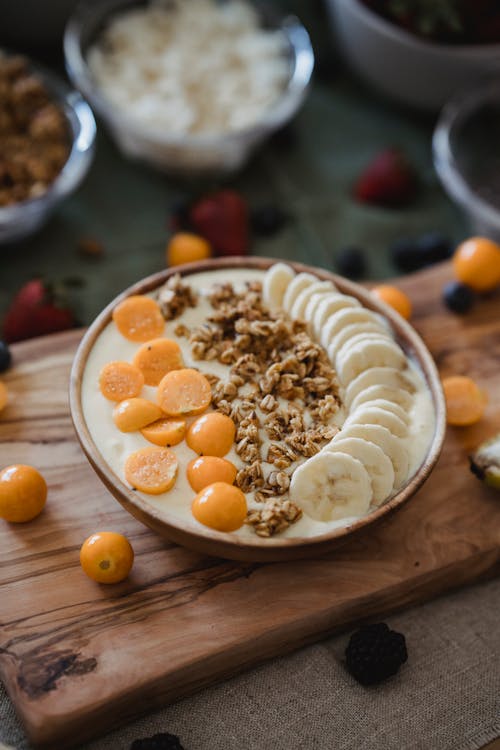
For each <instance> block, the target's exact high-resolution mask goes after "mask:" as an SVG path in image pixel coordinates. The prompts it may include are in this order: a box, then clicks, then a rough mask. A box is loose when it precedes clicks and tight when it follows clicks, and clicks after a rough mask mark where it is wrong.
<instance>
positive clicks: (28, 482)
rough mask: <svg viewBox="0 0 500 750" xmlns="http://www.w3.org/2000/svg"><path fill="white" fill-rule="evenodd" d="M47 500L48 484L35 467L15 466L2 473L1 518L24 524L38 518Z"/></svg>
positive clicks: (0, 485)
mask: <svg viewBox="0 0 500 750" xmlns="http://www.w3.org/2000/svg"><path fill="white" fill-rule="evenodd" d="M46 500H47V484H46V482H45V479H44V478H43V477H42V475H41V474H40V472H39V471H37V470H36V469H35V468H33V466H26V465H25V464H14V465H13V466H7V467H6V468H5V469H3V470H2V471H0V518H3V519H5V521H10V522H11V523H24V522H25V521H31V520H33V518H36V516H38V515H39V514H40V513H41V512H42V510H43V508H44V506H45V502H46Z"/></svg>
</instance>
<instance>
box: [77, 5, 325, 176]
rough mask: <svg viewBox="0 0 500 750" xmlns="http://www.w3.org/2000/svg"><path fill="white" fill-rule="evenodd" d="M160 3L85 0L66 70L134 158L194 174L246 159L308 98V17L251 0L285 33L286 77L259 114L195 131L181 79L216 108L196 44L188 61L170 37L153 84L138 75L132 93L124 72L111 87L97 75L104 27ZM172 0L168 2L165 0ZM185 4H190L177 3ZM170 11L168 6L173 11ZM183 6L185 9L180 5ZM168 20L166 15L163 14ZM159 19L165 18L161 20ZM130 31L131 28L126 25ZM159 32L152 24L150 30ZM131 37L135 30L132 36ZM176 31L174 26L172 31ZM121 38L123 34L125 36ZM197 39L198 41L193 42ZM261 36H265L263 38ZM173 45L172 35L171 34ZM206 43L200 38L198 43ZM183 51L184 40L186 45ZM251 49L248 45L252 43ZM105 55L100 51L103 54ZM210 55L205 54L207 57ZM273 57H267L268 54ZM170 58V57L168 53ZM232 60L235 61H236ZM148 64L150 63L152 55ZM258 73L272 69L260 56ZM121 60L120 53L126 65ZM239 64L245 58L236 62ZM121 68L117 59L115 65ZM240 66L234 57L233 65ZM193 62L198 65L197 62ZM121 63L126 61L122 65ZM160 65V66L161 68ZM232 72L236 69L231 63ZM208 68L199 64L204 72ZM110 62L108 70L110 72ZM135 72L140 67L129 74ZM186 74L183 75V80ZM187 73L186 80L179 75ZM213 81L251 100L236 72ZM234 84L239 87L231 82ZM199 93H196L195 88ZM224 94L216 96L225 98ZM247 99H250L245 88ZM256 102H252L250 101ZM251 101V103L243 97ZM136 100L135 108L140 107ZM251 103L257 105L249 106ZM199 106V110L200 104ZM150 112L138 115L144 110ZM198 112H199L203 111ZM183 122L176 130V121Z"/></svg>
mask: <svg viewBox="0 0 500 750" xmlns="http://www.w3.org/2000/svg"><path fill="white" fill-rule="evenodd" d="M159 5H161V4H160V3H154V2H153V3H147V2H144V1H142V2H138V0H103V1H101V2H85V3H83V4H81V5H79V6H78V8H77V9H76V11H75V13H74V14H73V16H72V17H71V18H70V21H69V23H68V25H67V27H66V31H65V35H64V52H65V59H66V67H67V70H68V74H69V76H70V78H71V79H72V81H73V83H74V85H75V86H76V88H78V89H79V90H80V91H81V92H82V93H83V94H84V96H85V97H86V98H87V99H88V101H89V102H90V103H91V105H92V107H93V108H94V110H95V111H96V112H97V113H98V114H99V115H100V117H101V118H102V120H103V122H104V123H105V125H106V126H107V128H108V130H109V131H110V133H111V135H112V136H113V138H114V140H115V142H116V144H117V146H118V148H119V149H120V150H121V151H122V153H123V154H124V155H125V156H127V157H131V158H133V159H138V160H140V161H143V162H146V163H148V164H149V165H151V166H153V167H155V168H157V169H160V170H162V171H165V172H167V173H172V174H175V175H178V176H184V177H191V176H198V175H213V174H224V173H230V172H234V171H235V170H237V169H239V168H240V167H242V166H243V164H244V163H245V162H246V161H247V160H248V158H249V157H250V155H251V153H252V152H253V151H254V149H256V148H257V146H258V145H259V144H261V143H262V142H263V141H264V140H265V139H266V138H267V137H268V136H270V135H271V134H272V133H273V132H274V131H275V130H277V129H278V128H280V127H282V126H283V125H285V124H286V123H287V122H288V121H289V120H290V119H291V118H292V117H293V116H294V115H295V114H296V112H297V110H298V109H299V107H300V106H301V104H302V102H303V101H304V99H305V97H306V94H307V91H308V88H309V83H310V79H311V74H312V70H313V67H314V54H313V50H312V46H311V42H310V40H309V36H308V34H307V31H306V30H305V28H304V27H303V26H302V24H301V23H300V22H299V21H298V20H297V19H296V18H295V17H292V16H288V17H285V18H279V17H277V16H276V15H275V14H274V13H273V12H272V11H271V10H270V9H269V8H268V7H266V4H264V3H260V4H259V3H251V4H250V3H249V8H252V9H254V11H255V13H256V14H257V19H258V22H259V24H260V27H259V28H260V29H261V30H263V31H265V32H269V33H270V34H271V33H273V34H274V36H273V38H278V37H279V39H280V44H281V45H282V47H283V60H282V63H283V66H284V71H285V70H286V72H284V78H285V80H284V82H283V85H282V86H281V87H280V90H279V92H278V94H277V95H276V97H275V98H274V99H273V100H272V101H269V102H268V104H267V105H266V106H265V107H264V108H263V109H262V110H261V111H259V113H258V114H255V117H254V118H253V119H250V120H244V121H242V122H241V123H240V124H239V125H234V127H231V129H229V130H224V128H223V127H222V126H220V127H215V126H214V125H213V123H212V125H211V126H208V125H206V123H205V124H203V125H200V127H199V129H195V130H194V131H193V130H192V129H190V128H189V127H188V125H187V124H186V125H185V129H184V130H183V128H181V127H180V122H181V120H182V118H183V117H187V118H188V119H189V116H190V115H189V113H188V114H186V113H187V112H188V110H189V106H188V105H189V101H188V100H187V99H186V96H185V91H184V90H183V88H182V87H183V86H184V87H185V86H188V88H189V89H194V90H196V92H197V93H196V96H202V97H203V96H204V97H205V98H204V104H203V107H202V108H201V109H203V108H204V109H205V110H206V111H212V110H213V108H214V107H213V103H212V102H211V101H210V96H207V95H206V93H204V91H203V86H204V85H205V84H203V83H200V81H198V80H197V77H196V76H197V73H196V71H195V70H194V67H195V65H196V64H198V63H197V60H198V58H199V56H200V50H199V49H196V48H195V49H194V50H193V55H192V57H191V61H190V62H189V61H187V62H186V63H185V64H182V63H181V62H180V61H179V59H178V57H177V56H176V55H174V52H173V51H170V50H169V48H168V45H167V46H165V49H163V47H162V49H161V52H158V56H157V57H156V58H155V59H156V60H157V69H155V70H154V71H153V72H151V71H150V70H149V69H148V70H146V73H145V75H146V79H154V82H155V83H154V86H155V87H156V88H155V89H154V90H153V88H152V86H153V84H152V83H151V82H149V83H148V80H145V81H142V79H141V80H140V81H136V90H135V91H133V92H131V95H130V96H129V94H128V92H127V93H126V95H124V96H121V88H120V86H121V87H122V88H123V85H124V79H122V82H121V83H117V84H116V86H114V84H113V86H111V88H108V89H107V91H106V92H105V91H104V89H103V85H101V84H102V83H103V81H101V84H100V83H99V82H98V81H97V76H96V70H95V69H92V66H91V65H90V64H89V60H90V58H91V57H92V55H94V57H93V59H94V60H95V59H96V58H97V55H96V52H95V49H93V46H95V45H97V46H99V43H100V41H101V40H102V38H103V37H102V35H103V34H104V33H106V32H107V31H109V28H110V26H111V25H112V24H113V22H114V20H115V19H117V22H118V21H119V22H120V23H122V22H123V17H124V14H125V15H126V14H130V13H131V12H132V13H136V14H137V13H138V12H146V11H147V12H149V10H150V9H151V8H153V11H152V12H158V6H159ZM165 5H167V4H165ZM226 5H229V3H218V4H215V7H216V8H224V7H225V6H226ZM173 7H174V9H175V8H179V9H180V8H182V7H187V5H186V6H181V5H179V6H175V4H173ZM166 12H168V9H167V11H166ZM179 12H180V11H179ZM161 20H162V21H164V19H161ZM155 26H156V27H160V26H161V23H160V24H155ZM193 26H194V27H196V28H198V27H199V26H200V24H198V23H196V15H195V16H194V17H193ZM117 33H118V35H119V36H118V38H119V40H121V39H122V38H123V36H124V33H123V29H122V30H121V32H120V31H119V32H117ZM127 33H129V32H128V31H127ZM152 33H154V32H152ZM193 37H194V28H193V29H192V30H190V31H189V33H186V34H184V35H183V44H184V45H188V44H191V40H192V38H193ZM132 38H133V36H132ZM173 38H175V34H174V35H173ZM209 41H210V42H211V44H210V45H208V46H209V48H208V49H204V50H203V54H204V55H209V54H210V53H211V52H212V53H214V54H219V53H218V52H217V46H218V41H217V45H215V46H214V40H213V39H211V40H209ZM261 42H262V47H261V48H260V49H256V50H255V51H254V52H255V54H254V55H253V57H251V58H248V59H251V60H253V61H254V64H257V63H259V58H260V57H261V56H262V55H263V54H266V49H267V45H266V43H265V41H262V40H261ZM119 43H120V41H119ZM193 43H194V42H193ZM259 44H260V43H259ZM170 45H171V46H172V41H171V40H170ZM110 46H112V45H110V43H109V40H107V39H105V40H104V42H103V44H102V45H101V49H103V50H104V51H106V49H109V48H110ZM199 46H200V45H199ZM181 51H182V48H181ZM247 52H248V50H247ZM168 55H170V56H171V59H172V61H171V63H169V64H168V65H167V64H166V63H165V59H166V56H168ZM129 57H130V55H129ZM99 59H100V60H101V68H102V59H103V55H102V54H101V55H100V57H99ZM206 59H207V58H206V57H205V60H206ZM265 59H267V58H265ZM169 60H170V58H169ZM129 62H130V60H129V58H127V59H124V60H123V65H124V66H127V65H128V64H129ZM233 62H234V61H233ZM148 64H149V63H148ZM259 64H260V65H261V67H260V69H259V70H260V73H259V74H258V75H259V76H262V74H263V73H266V71H265V68H264V67H263V66H262V61H261V62H260V63H259ZM121 65H122V62H121V61H120V66H121ZM238 65H240V63H238ZM113 66H114V68H116V66H117V63H116V61H115V60H112V62H111V69H114V68H113ZM233 67H234V65H233ZM191 68H193V71H192V70H191ZM120 69H121V68H120ZM160 69H161V70H162V73H161V74H159V72H158V70H160ZM174 69H175V70H177V69H179V70H178V73H176V76H175V77H173V78H171V79H169V80H166V79H167V78H168V75H170V72H169V71H171V70H174ZM229 73H230V74H231V71H229ZM202 74H203V70H202V69H201V68H200V69H199V75H200V76H201V75H202ZM109 75H110V73H109V70H107V71H106V76H107V78H109ZM126 75H127V78H126V83H127V85H128V81H129V74H128V69H127V74H126ZM131 75H134V74H131ZM186 76H189V84H185V83H184V77H186ZM181 79H182V81H181ZM180 81H181V83H179V82H180ZM210 83H211V84H212V85H213V86H214V89H213V91H212V94H211V96H213V95H214V93H216V94H217V95H218V96H219V94H220V97H222V98H223V100H224V101H225V103H226V105H227V107H230V106H231V103H232V101H233V100H236V101H238V102H240V105H245V102H244V100H242V99H241V96H243V94H240V91H243V87H242V86H240V85H237V84H236V82H235V80H233V81H232V82H231V81H226V80H219V79H218V78H217V77H216V76H215V75H214V76H212V77H211V82H210ZM230 86H232V87H233V88H231V89H230ZM160 90H161V106H162V107H163V108H166V109H164V110H163V111H164V114H163V115H162V116H161V119H158V117H159V114H158V106H159V101H158V100H157V99H154V97H155V96H156V94H157V93H158V92H160ZM193 96H194V94H193ZM117 97H118V99H119V102H118V106H117V103H116V101H115V102H113V101H111V98H115V99H116V98H117ZM220 97H219V99H218V100H217V101H219V100H220ZM247 99H249V97H248V94H247ZM247 103H248V105H249V106H250V104H251V102H250V101H247ZM245 106H246V105H245ZM134 108H135V109H134ZM250 109H251V107H250ZM200 111H201V110H200ZM240 114H241V113H238V112H233V113H232V116H233V115H234V117H238V116H239V115H240ZM139 116H140V117H142V118H146V119H140V117H139ZM193 117H195V119H196V117H198V119H199V117H200V114H199V112H198V113H197V114H196V115H193ZM175 126H178V129H177V130H176V127H175Z"/></svg>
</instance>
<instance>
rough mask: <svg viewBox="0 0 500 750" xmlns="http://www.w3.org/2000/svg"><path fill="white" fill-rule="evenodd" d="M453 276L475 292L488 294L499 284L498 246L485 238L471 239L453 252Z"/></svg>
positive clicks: (499, 263)
mask: <svg viewBox="0 0 500 750" xmlns="http://www.w3.org/2000/svg"><path fill="white" fill-rule="evenodd" d="M453 268H454V270H455V275H456V277H457V279H458V280H459V281H461V282H462V283H463V284H467V285H468V286H470V287H471V289H474V291H475V292H489V291H491V290H492V289H495V288H496V287H497V286H498V285H499V284H500V245H497V243H496V242H493V241H492V240H488V239H486V238H485V237H471V238H470V239H468V240H465V242H462V244H461V245H459V246H458V247H457V249H456V250H455V254H454V256H453Z"/></svg>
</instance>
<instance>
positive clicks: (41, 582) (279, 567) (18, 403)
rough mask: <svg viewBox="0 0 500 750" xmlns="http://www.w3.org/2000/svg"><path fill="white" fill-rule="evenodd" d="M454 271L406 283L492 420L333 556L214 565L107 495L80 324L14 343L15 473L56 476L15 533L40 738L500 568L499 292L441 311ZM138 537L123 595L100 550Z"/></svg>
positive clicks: (22, 691) (16, 603) (9, 551)
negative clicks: (90, 427) (81, 393)
mask: <svg viewBox="0 0 500 750" xmlns="http://www.w3.org/2000/svg"><path fill="white" fill-rule="evenodd" d="M450 275H451V274H450V272H449V269H448V268H447V267H446V266H444V267H441V268H439V269H437V268H434V269H432V270H429V271H426V272H425V273H422V274H419V275H415V276H414V277H413V278H408V279H405V280H404V281H402V282H401V286H402V287H403V288H404V289H405V290H406V291H407V292H408V293H409V294H410V295H411V297H412V299H413V301H414V304H415V325H416V327H417V329H418V330H419V331H420V332H421V333H422V334H423V336H424V339H425V340H426V342H427V343H428V345H429V346H430V349H431V351H432V352H433V354H434V356H435V357H436V360H437V362H438V364H439V367H440V369H441V371H442V372H443V373H444V374H448V373H451V372H466V373H468V374H472V375H473V376H474V377H475V378H476V379H477V380H478V382H479V383H480V385H481V386H482V387H484V388H485V389H486V390H487V391H488V393H489V396H490V404H489V407H488V411H487V414H486V417H485V419H483V420H482V421H481V423H480V424H478V425H475V426H473V427H470V428H466V429H461V430H458V429H456V430H449V431H448V433H447V436H446V441H445V446H444V450H443V454H442V456H441V459H440V460H439V462H438V464H437V467H436V469H435V470H434V472H433V473H432V476H431V477H430V479H429V480H428V482H427V483H426V485H425V486H424V487H423V489H422V490H420V492H419V493H418V494H417V495H416V496H415V497H414V498H413V499H412V501H411V502H410V503H408V504H407V505H406V506H405V507H404V508H402V509H401V510H400V511H399V512H398V513H397V514H394V515H392V516H390V517H388V518H387V519H385V520H384V521H382V522H381V523H380V524H379V525H378V526H377V527H375V528H374V529H370V530H368V531H365V532H362V533H361V534H360V535H359V536H358V537H357V538H355V539H353V540H351V541H349V542H348V543H346V544H345V545H344V546H343V547H341V548H339V549H338V550H336V551H335V552H334V553H331V554H330V555H328V556H326V557H316V558H312V559H309V560H304V561H300V562H298V561H297V562H287V563H275V564H272V565H260V564H256V563H234V562H227V561H223V560H220V559H217V558H209V557H203V556H200V555H199V554H197V553H194V552H190V551H188V550H186V549H183V548H181V547H177V546H175V545H173V544H168V543H165V542H164V541H163V540H162V539H160V537H158V536H156V535H155V534H154V533H153V532H151V531H150V530H148V529H147V528H145V527H144V526H142V525H141V524H140V523H139V522H137V521H136V520H135V519H134V518H133V517H132V516H130V515H129V514H128V513H126V512H125V511H124V510H123V509H122V508H121V506H120V505H119V504H118V503H117V502H116V501H115V500H114V499H113V498H112V496H111V495H110V494H109V493H108V492H107V490H106V489H105V488H104V487H103V485H102V484H101V482H100V481H99V480H98V478H97V477H96V475H95V474H94V472H93V471H92V469H91V468H90V466H89V465H88V463H87V461H86V459H85V457H84V455H83V453H82V451H81V449H80V448H79V446H78V444H77V442H76V438H75V436H74V433H73V430H72V427H71V423H70V419H69V414H68V403H67V381H68V375H69V369H70V365H71V360H72V357H73V353H74V351H75V348H76V346H77V343H78V341H79V339H80V336H81V333H80V332H69V333H65V334H60V335H57V336H53V337H48V338H45V339H38V340H34V341H31V342H27V343H25V344H21V345H18V346H16V347H15V348H14V357H15V367H14V368H13V369H12V370H11V371H10V372H9V373H7V376H6V378H5V380H6V381H7V383H8V386H9V389H10V393H11V396H12V398H11V403H10V405H9V406H8V408H7V410H6V411H5V412H4V414H3V417H2V419H1V421H0V442H1V456H2V464H3V465H7V464H10V463H15V462H20V461H24V462H28V463H32V464H34V465H36V466H37V467H39V468H40V470H41V471H42V472H43V474H44V475H45V477H46V479H47V481H48V483H49V487H50V495H49V502H48V504H47V507H46V509H45V511H44V512H43V514H42V515H41V516H40V517H39V518H38V519H37V520H35V521H33V522H31V523H28V524H22V525H16V526H14V525H9V524H6V523H2V524H1V525H0V602H1V606H0V675H1V677H2V679H3V681H4V683H5V685H6V687H7V690H8V692H9V694H10V696H11V698H12V700H13V701H14V704H15V705H16V708H17V710H18V712H19V715H20V716H21V719H22V721H23V722H24V725H25V727H26V731H27V733H28V735H29V737H30V739H31V741H32V742H33V743H34V744H36V745H37V746H39V747H43V748H54V749H55V748H57V750H63V749H64V748H69V747H71V746H73V745H76V744H79V743H81V742H83V741H84V740H86V739H88V738H90V737H92V736H95V735H98V734H102V733H104V732H105V731H106V730H108V729H110V728H111V727H112V726H116V725H119V724H122V723H125V722H126V721H129V720H131V719H132V718H133V717H134V716H136V715H138V714H140V713H143V712H148V711H151V710H152V709H153V708H155V707H157V706H160V705H163V704H165V703H166V702H168V701H172V700H175V699H177V698H179V697H180V696H182V695H186V694H188V693H191V692H193V691H195V690H199V689H200V688H202V687H203V686H205V685H208V684H210V683H211V682H214V681H215V680H220V679H223V678H225V677H227V676H229V675H232V674H234V673H236V672H238V671H240V670H242V669H245V668H247V667H250V666H253V665H254V664H256V663H258V662H260V661H262V660H264V659H268V658H271V657H273V656H275V655H277V654H282V653H285V652H287V651H290V650H292V649H295V648H297V647H299V646H300V645H302V644H305V643H308V642H310V641H312V640H315V639H318V638H321V637H322V636H325V635H326V634H328V633H331V632H333V631H334V630H336V629H339V628H343V627H346V626H348V625H352V624H353V623H354V622H358V621H360V620H362V619H365V618H369V617H371V616H373V615H380V614H383V613H387V612H388V611H391V610H394V609H396V608H401V607H406V606H409V605H411V604H414V603H415V602H419V601H423V600H425V599H428V598H429V597H431V596H435V595H437V594H439V593H441V592H443V591H446V590H448V589H450V588H455V587H457V586H460V585H463V584H465V583H469V582H471V581H475V580H477V579H478V578H480V577H484V576H486V575H493V574H495V573H498V571H499V570H500V503H499V496H498V494H497V493H495V492H494V491H491V490H488V489H486V488H485V487H483V486H482V485H481V484H480V483H479V482H478V481H477V480H476V479H475V478H474V477H473V476H472V475H471V474H470V473H469V471H468V468H467V452H468V451H469V450H470V449H472V448H473V447H474V446H475V445H476V444H477V443H478V442H479V441H480V440H482V439H483V438H484V437H486V436H487V435H489V434H491V433H492V432H493V431H495V430H499V429H500V384H499V383H498V365H499V362H500V319H499V313H500V302H499V297H498V295H496V296H492V297H490V298H489V299H488V300H485V301H484V302H482V303H481V304H479V305H478V306H477V307H476V308H475V310H474V311H473V312H472V313H471V314H470V315H468V316H467V317H466V318H458V317H454V316H452V315H449V314H447V313H445V311H444V309H443V307H442V305H441V303H440V291H441V286H442V283H443V281H444V280H445V279H446V278H448V277H449V276H450ZM98 529H114V530H117V531H121V532H123V533H125V534H127V536H128V537H129V538H130V540H131V542H132V544H133V546H134V549H135V552H136V563H135V565H134V569H133V572H132V574H131V576H130V578H129V579H128V580H127V581H126V582H124V583H121V584H118V585H116V586H112V587H104V586H98V585H97V584H94V583H92V581H90V580H88V579H87V578H86V577H85V576H84V575H83V573H82V571H81V570H80V567H79V563H78V550H79V547H80V545H81V543H82V541H83V540H84V539H85V538H86V537H87V536H88V535H89V534H90V533H91V532H93V531H95V530H98Z"/></svg>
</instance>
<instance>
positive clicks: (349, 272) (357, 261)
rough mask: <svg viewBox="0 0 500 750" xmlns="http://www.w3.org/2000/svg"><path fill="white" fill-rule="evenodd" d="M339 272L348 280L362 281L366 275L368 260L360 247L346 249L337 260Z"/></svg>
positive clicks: (338, 255) (339, 254)
mask: <svg viewBox="0 0 500 750" xmlns="http://www.w3.org/2000/svg"><path fill="white" fill-rule="evenodd" d="M335 266H336V269H337V271H338V272H339V273H340V274H341V275H342V276H346V277H347V278H348V279H361V278H362V277H363V276H365V275H366V258H365V254H364V252H363V250H361V248H359V247H344V248H343V249H342V250H340V252H339V253H338V254H337V257H336V258H335Z"/></svg>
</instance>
